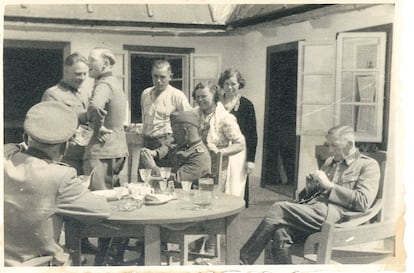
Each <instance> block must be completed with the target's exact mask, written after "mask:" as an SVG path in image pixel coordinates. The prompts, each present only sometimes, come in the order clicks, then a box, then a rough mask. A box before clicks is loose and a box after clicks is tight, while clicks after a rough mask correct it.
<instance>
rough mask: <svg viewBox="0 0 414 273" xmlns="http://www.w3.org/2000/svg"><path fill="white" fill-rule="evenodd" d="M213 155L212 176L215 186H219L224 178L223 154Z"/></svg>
mask: <svg viewBox="0 0 414 273" xmlns="http://www.w3.org/2000/svg"><path fill="white" fill-rule="evenodd" d="M210 155H211V176H212V177H213V178H214V184H215V185H218V184H219V181H220V180H221V179H222V177H223V172H222V168H223V155H222V153H220V152H219V153H217V154H213V153H210Z"/></svg>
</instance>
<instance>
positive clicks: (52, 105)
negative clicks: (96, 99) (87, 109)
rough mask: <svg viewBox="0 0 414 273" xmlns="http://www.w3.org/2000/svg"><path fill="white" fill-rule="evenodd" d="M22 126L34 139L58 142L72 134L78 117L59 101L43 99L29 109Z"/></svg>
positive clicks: (49, 142) (50, 142)
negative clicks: (43, 100)
mask: <svg viewBox="0 0 414 273" xmlns="http://www.w3.org/2000/svg"><path fill="white" fill-rule="evenodd" d="M23 127H24V131H25V132H26V133H27V134H28V135H29V136H30V137H31V138H33V139H34V140H35V141H38V142H40V143H44V144H58V143H63V142H66V141H68V140H69V139H70V138H71V137H72V136H73V135H74V133H75V131H76V128H77V127H78V117H77V115H76V113H75V112H73V111H72V109H70V108H69V107H68V106H66V105H64V104H63V103H61V102H56V101H45V102H40V103H38V104H35V105H34V106H32V107H31V108H30V109H29V111H28V112H27V114H26V118H25V120H24V124H23Z"/></svg>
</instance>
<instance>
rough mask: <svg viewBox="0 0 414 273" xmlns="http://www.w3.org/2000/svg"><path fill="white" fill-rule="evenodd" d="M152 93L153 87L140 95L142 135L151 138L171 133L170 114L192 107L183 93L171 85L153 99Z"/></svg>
mask: <svg viewBox="0 0 414 273" xmlns="http://www.w3.org/2000/svg"><path fill="white" fill-rule="evenodd" d="M152 92H155V90H154V87H149V88H147V89H145V90H144V92H143V93H142V95H141V111H142V122H143V127H144V128H143V133H144V135H145V136H151V137H156V136H161V135H165V134H168V133H172V129H171V123H170V115H171V113H173V112H175V111H188V110H191V109H192V107H191V106H190V103H189V102H188V99H187V97H186V96H185V95H184V93H183V92H182V91H181V90H179V89H177V88H174V87H172V86H171V85H168V86H167V88H166V89H165V90H164V91H162V92H161V93H160V94H159V96H158V97H156V98H155V99H154V98H153V96H151V93H152Z"/></svg>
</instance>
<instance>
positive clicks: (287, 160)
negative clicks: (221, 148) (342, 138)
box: [262, 43, 299, 197]
mask: <svg viewBox="0 0 414 273" xmlns="http://www.w3.org/2000/svg"><path fill="white" fill-rule="evenodd" d="M297 70H298V44H297V43H289V44H283V45H278V46H273V47H269V48H268V49H267V83H266V84H267V87H266V106H265V131H264V151H263V170H262V177H263V179H262V186H264V187H265V188H268V189H271V190H273V191H275V192H278V193H282V194H284V195H287V196H290V197H293V196H294V194H295V190H296V187H297V165H298V164H297V161H298V149H299V146H298V143H299V140H298V137H297V136H296V101H297V90H296V89H297Z"/></svg>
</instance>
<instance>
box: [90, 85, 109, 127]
mask: <svg viewBox="0 0 414 273" xmlns="http://www.w3.org/2000/svg"><path fill="white" fill-rule="evenodd" d="M111 96H112V89H111V87H110V86H109V85H108V84H106V83H101V84H98V85H96V86H95V89H94V91H93V95H92V98H91V101H90V103H89V106H88V111H87V116H88V120H89V121H90V122H91V127H92V128H93V129H94V130H95V131H96V132H97V131H98V130H99V128H101V126H102V125H103V123H104V121H105V117H106V115H107V114H108V112H107V111H106V110H105V106H106V104H107V103H108V102H109V101H110V100H111Z"/></svg>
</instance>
